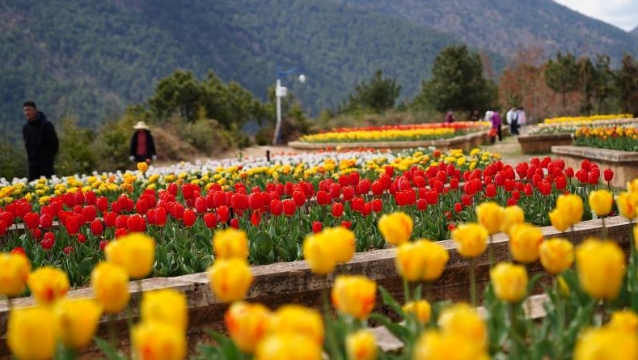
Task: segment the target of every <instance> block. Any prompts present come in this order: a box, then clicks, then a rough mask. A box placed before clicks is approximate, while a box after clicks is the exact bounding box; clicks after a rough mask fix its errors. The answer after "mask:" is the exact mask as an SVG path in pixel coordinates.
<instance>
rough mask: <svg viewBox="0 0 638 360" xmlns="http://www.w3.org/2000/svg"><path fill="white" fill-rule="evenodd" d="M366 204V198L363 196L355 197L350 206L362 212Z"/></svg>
mask: <svg viewBox="0 0 638 360" xmlns="http://www.w3.org/2000/svg"><path fill="white" fill-rule="evenodd" d="M364 206H365V200H364V199H363V198H362V197H356V198H353V199H352V202H351V203H350V207H351V208H352V210H354V211H357V212H362V211H363V207H364Z"/></svg>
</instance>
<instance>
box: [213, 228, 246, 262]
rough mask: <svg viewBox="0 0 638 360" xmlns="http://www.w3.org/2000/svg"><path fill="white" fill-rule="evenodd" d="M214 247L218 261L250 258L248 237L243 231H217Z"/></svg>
mask: <svg viewBox="0 0 638 360" xmlns="http://www.w3.org/2000/svg"><path fill="white" fill-rule="evenodd" d="M213 246H214V249H215V257H216V258H217V259H228V258H231V257H237V258H240V259H246V258H248V237H247V236H246V232H245V231H243V230H236V229H234V228H228V229H225V230H217V231H215V235H214V236H213Z"/></svg>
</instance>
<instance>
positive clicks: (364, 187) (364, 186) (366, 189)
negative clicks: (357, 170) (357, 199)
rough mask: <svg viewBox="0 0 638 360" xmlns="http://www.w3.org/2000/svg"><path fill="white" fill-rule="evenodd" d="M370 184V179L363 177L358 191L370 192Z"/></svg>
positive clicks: (361, 192) (358, 185)
mask: <svg viewBox="0 0 638 360" xmlns="http://www.w3.org/2000/svg"><path fill="white" fill-rule="evenodd" d="M353 174H354V173H353ZM370 186H371V184H370V180H368V179H363V180H361V181H359V183H358V184H357V192H358V193H359V195H364V194H367V193H369V192H370Z"/></svg>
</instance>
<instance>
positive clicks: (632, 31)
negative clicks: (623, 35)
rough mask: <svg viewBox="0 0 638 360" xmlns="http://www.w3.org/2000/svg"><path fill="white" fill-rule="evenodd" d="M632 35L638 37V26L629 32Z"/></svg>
mask: <svg viewBox="0 0 638 360" xmlns="http://www.w3.org/2000/svg"><path fill="white" fill-rule="evenodd" d="M629 33H630V34H632V35H635V36H638V26H636V27H635V28H634V29H633V30H631V31H630V32H629Z"/></svg>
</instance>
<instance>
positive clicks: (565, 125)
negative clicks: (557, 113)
mask: <svg viewBox="0 0 638 360" xmlns="http://www.w3.org/2000/svg"><path fill="white" fill-rule="evenodd" d="M635 124H638V119H633V118H632V119H614V120H588V121H584V120H581V121H568V122H556V123H549V124H538V125H536V126H534V127H532V128H531V129H530V130H529V132H528V134H530V135H544V134H564V133H575V132H576V130H578V129H579V128H581V127H609V126H625V125H635Z"/></svg>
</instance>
